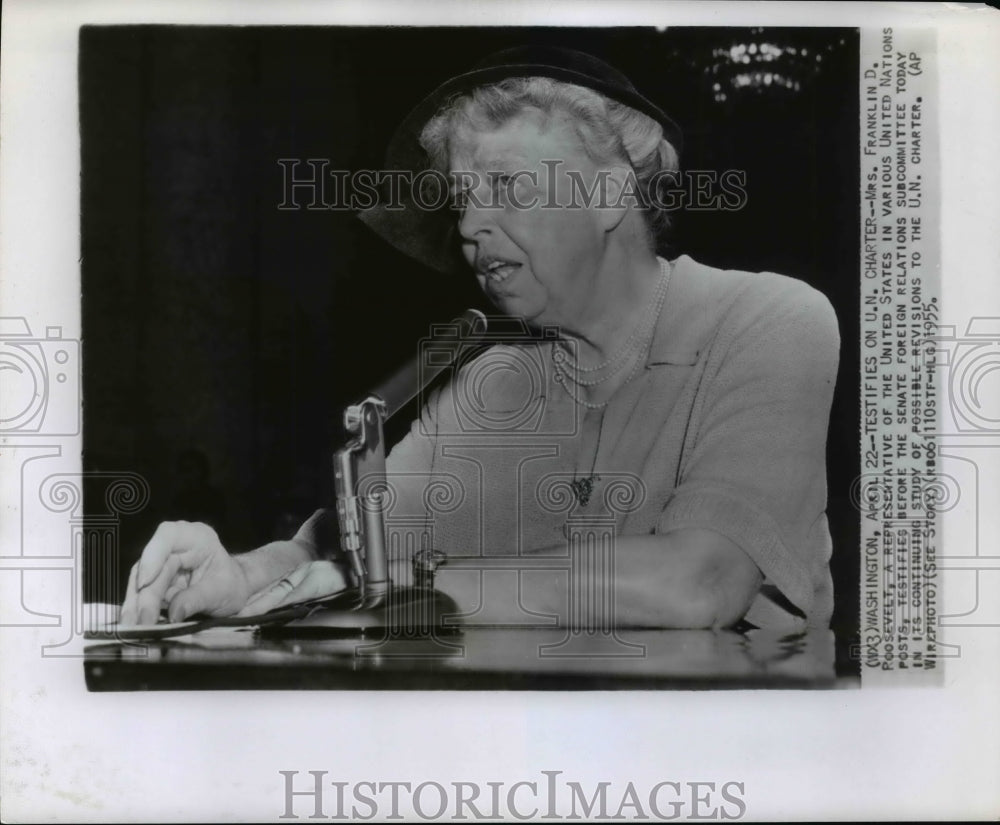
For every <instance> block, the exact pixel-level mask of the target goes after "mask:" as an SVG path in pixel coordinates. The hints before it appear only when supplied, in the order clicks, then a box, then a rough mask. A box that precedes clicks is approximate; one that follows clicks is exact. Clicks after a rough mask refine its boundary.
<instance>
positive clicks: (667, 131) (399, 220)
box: [359, 46, 681, 272]
mask: <svg viewBox="0 0 1000 825" xmlns="http://www.w3.org/2000/svg"><path fill="white" fill-rule="evenodd" d="M510 77H549V78H552V79H554V80H561V81H564V82H566V83H574V84H576V85H578V86H584V87H586V88H589V89H593V90H594V91H596V92H600V93H601V94H603V95H604V96H605V97H608V98H610V99H611V100H614V101H617V102H618V103H622V104H624V105H626V106H630V107H631V108H633V109H636V110H637V111H640V112H642V113H644V114H646V115H648V116H649V117H651V118H652V119H653V120H655V121H656V122H657V123H659V124H660V125H661V126H662V127H663V136H664V138H665V139H666V140H667V141H668V142H669V143H670V144H671V145H672V146H673V147H674V149H675V150H676V151H677V152H678V153H679V152H680V150H681V131H680V129H679V128H678V126H677V124H676V123H674V121H673V120H671V119H670V118H669V117H668V116H667V115H666V113H665V112H664V111H663V110H662V109H660V107H659V106H657V105H656V104H655V103H653V102H652V101H650V100H649V99H648V98H646V97H644V96H643V95H641V94H639V92H638V91H637V90H636V88H635V86H633V85H632V83H631V82H630V81H629V79H628V78H627V77H625V75H624V74H622V73H621V72H620V71H618V70H617V69H615V68H613V67H612V66H609V65H608V64H607V63H605V62H604V61H603V60H598V59H597V58H596V57H593V56H592V55H589V54H585V53H584V52H579V51H575V50H573V49H564V48H559V47H554V46H518V47H515V48H511V49H504V50H502V51H499V52H495V53H493V54H491V55H489V56H487V57H486V58H484V59H483V60H481V61H480V62H479V63H477V64H476V65H475V66H474V67H473V68H472V69H471V70H470V71H468V72H465V73H464V74H460V75H456V76H455V77H453V78H451V79H450V80H447V81H445V82H444V83H442V84H441V85H440V86H438V87H437V88H436V89H435V90H434V91H433V92H431V93H430V94H429V95H427V97H425V98H424V99H423V100H422V101H421V102H420V103H419V104H417V106H416V107H415V108H414V109H413V110H412V111H411V112H410V113H409V114H408V115H407V116H406V117H405V118H404V119H403V122H402V123H401V124H400V125H399V127H398V128H397V129H396V131H395V133H394V134H393V137H392V139H391V140H390V141H389V147H388V150H387V151H386V160H385V169H386V170H393V172H394V173H397V172H400V171H402V172H407V173H409V174H408V175H406V176H402V175H395V180H394V182H393V186H394V188H395V190H396V192H395V193H394V194H395V197H394V199H393V200H394V201H396V202H394V203H390V202H388V199H387V198H386V197H385V195H386V192H384V191H383V192H381V193H380V200H379V202H378V203H377V204H376V205H375V206H372V207H371V208H368V209H364V210H362V211H361V212H360V213H359V217H360V218H361V220H362V221H363V222H364V223H365V224H366V225H367V226H368V227H369V228H371V229H372V230H373V231H374V232H376V233H377V234H378V235H380V236H381V237H382V238H383V239H384V240H386V241H388V242H389V243H390V244H392V246H394V247H395V248H396V249H398V250H400V251H401V252H403V253H405V254H406V255H409V256H410V257H411V258H414V259H415V260H417V261H420V262H421V263H423V264H425V265H426V266H429V267H431V268H432V269H437V270H439V271H441V272H456V271H461V270H462V269H463V268H464V267H465V263H464V261H463V259H462V257H461V250H460V246H459V243H458V238H457V231H458V229H457V225H456V220H455V218H456V215H455V212H454V211H453V210H452V209H451V208H450V207H449V206H448V205H445V206H442V207H441V208H439V209H429V208H428V207H427V202H426V199H424V198H419V197H418V198H414V195H413V192H412V191H411V188H410V187H409V186H408V185H406V181H407V180H410V181H412V180H413V176H415V175H416V174H417V173H419V172H421V171H423V170H426V169H429V168H430V158H429V157H428V156H427V153H426V151H424V149H423V147H422V146H421V145H420V139H419V138H420V133H421V132H422V131H423V128H424V126H425V125H426V123H427V121H428V120H430V118H431V117H433V116H434V115H435V114H436V113H437V112H438V111H439V110H440V109H441V108H442V107H443V106H444V105H446V104H447V103H448V102H449V101H450V100H451V99H453V98H454V97H455V96H457V95H460V94H462V93H464V92H468V91H469V90H471V89H474V88H477V87H479V86H486V85H489V84H492V83H497V82H499V81H501V80H504V79H506V78H510ZM400 181H402V182H403V185H402V186H400V185H399V182H400Z"/></svg>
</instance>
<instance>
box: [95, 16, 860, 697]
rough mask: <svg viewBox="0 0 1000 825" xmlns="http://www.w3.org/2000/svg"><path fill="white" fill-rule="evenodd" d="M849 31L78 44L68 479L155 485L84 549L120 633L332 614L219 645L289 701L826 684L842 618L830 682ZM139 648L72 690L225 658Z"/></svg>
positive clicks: (298, 31)
mask: <svg viewBox="0 0 1000 825" xmlns="http://www.w3.org/2000/svg"><path fill="white" fill-rule="evenodd" d="M857 50H858V32H857V30H856V29H855V30H846V29H823V30H810V29H771V28H762V27H751V28H746V29H728V28H723V29H704V28H694V29H689V28H682V29H668V30H665V31H658V30H657V29H655V28H610V29H605V30H593V29H577V28H565V29H558V30H556V29H551V28H534V29H520V28H513V29H506V28H505V29H504V30H502V31H490V30H485V29H475V28H473V29H468V28H463V29H454V28H452V29H449V28H430V29H424V28H422V29H402V30H401V29H392V28H368V29H364V30H357V29H353V28H349V27H347V28H344V27H335V28H318V29H317V28H309V29H302V28H294V27H292V28H284V27H283V28H256V27H250V28H243V27H240V28H236V27H210V28H203V27H199V28H190V27H165V28H158V27H148V28H144V27H143V28H133V27H128V26H125V27H109V28H85V29H83V30H82V31H81V40H80V72H81V141H82V152H83V154H82V176H83V177H82V221H83V223H82V236H81V240H82V244H83V262H82V280H81V289H82V300H83V336H84V338H85V339H86V341H87V346H86V347H85V349H84V355H83V395H84V398H85V399H86V404H87V410H88V413H89V416H88V417H87V418H85V422H84V431H83V441H84V474H85V476H86V475H87V474H88V473H91V472H94V471H107V472H108V474H107V475H106V476H98V477H97V478H96V483H95V486H97V485H100V484H102V483H116V482H115V481H114V478H115V477H114V470H115V469H116V468H128V469H129V470H131V471H134V472H137V473H138V474H139V475H141V476H142V477H143V479H144V480H145V482H146V486H145V487H144V488H143V493H145V492H146V489H147V488H148V499H149V500H148V503H147V504H146V505H145V507H144V508H143V509H142V510H141V511H139V512H137V513H135V514H134V515H130V516H128V517H125V518H123V519H122V522H121V534H120V538H119V546H118V558H117V559H108V558H106V557H98V556H94V557H93V558H87V559H85V564H88V565H90V566H91V567H94V568H97V567H98V566H99V565H101V564H102V563H103V564H107V563H108V562H111V563H112V564H113V563H114V562H115V561H117V570H118V572H119V574H120V576H119V577H120V578H122V579H124V578H125V576H126V574H128V575H127V579H126V580H124V581H114V582H112V581H109V580H107V584H109V585H111V584H115V585H118V589H117V590H115V591H110V588H109V591H110V592H109V595H111V594H112V593H113V594H116V595H117V598H114V597H112V598H109V599H107V601H116V602H121V603H122V609H121V617H120V621H119V623H118V625H117V626H116V627H117V628H120V629H121V632H122V633H123V634H125V635H128V636H130V637H138V635H141V633H142V631H138V632H134V631H133V632H130V628H132V627H140V628H145V627H148V626H150V625H154V624H156V622H157V621H158V620H159V619H160V618H161V617H162V618H164V619H165V620H166V621H169V622H170V623H171V624H176V623H182V627H180V628H178V629H177V630H176V631H174V632H178V633H179V632H182V631H183V632H184V634H185V636H188V635H190V633H189V631H190V629H191V626H190V625H188V624H186V623H187V622H188V621H189V620H192V619H195V620H196V619H198V618H200V617H218V618H224V617H229V616H234V615H235V616H244V617H252V618H256V617H259V616H269V611H271V610H275V609H283V608H287V607H288V606H289V605H295V604H301V603H303V602H309V603H315V604H314V605H313V606H311V607H310V608H309V611H308V613H304V614H303V615H298V614H299V612H301V611H295V612H294V615H295V618H293V619H292V620H290V621H285V620H284V618H283V617H285V616H286V611H284V610H282V612H281V613H280V614H277V618H275V619H271V618H270V617H269V618H266V619H264V620H263V621H265V622H266V623H267V624H268V625H270V624H271V623H272V622H277V623H278V624H277V627H276V628H274V629H273V631H274V635H276V636H278V637H279V638H278V639H277V640H275V641H271V640H270V639H269V638H268V637H269V636H270V635H272V628H270V627H265V628H263V632H262V634H261V638H260V640H259V641H257V642H255V643H254V644H253V645H251V646H250V647H247V646H246V643H245V640H244V638H243V635H242V634H236V641H235V644H236V645H238V646H239V647H240V649H241V650H242V651H244V653H243V656H244V657H245V660H244V661H245V663H246V664H247V666H249V667H251V668H252V669H253V670H254V671H257V670H261V671H274V672H265V673H262V674H261V675H260V676H259V677H257V676H255V677H254V678H255V679H257V678H259V679H260V684H261V686H280V687H287V688H295V687H312V686H330V687H354V686H364V687H367V686H378V685H383V686H386V687H393V688H397V689H398V688H400V687H405V686H408V685H409V684H412V685H413V686H419V687H443V688H449V687H451V688H455V687H465V686H469V687H477V688H485V689H499V688H505V687H529V688H531V687H548V686H558V687H562V688H570V689H572V688H585V687H599V688H603V689H607V688H614V687H655V686H671V685H681V686H687V685H688V683H692V684H696V685H699V686H708V687H711V686H712V685H713V683H714V682H715V681H716V680H719V682H720V684H721V685H724V686H727V687H728V686H733V685H735V686H740V685H741V684H742V685H743V686H751V685H752V686H767V685H768V684H771V685H773V686H778V685H781V686H788V685H789V684H797V683H801V684H802V685H804V686H814V685H818V684H831V683H833V682H834V681H835V679H836V677H837V671H836V667H835V664H836V663H835V661H834V651H835V647H834V644H833V642H832V639H831V638H830V636H831V635H834V636H836V635H838V634H839V637H840V640H841V646H842V650H843V654H842V662H841V666H840V675H841V676H842V677H843V678H849V677H850V676H851V675H852V670H856V668H853V669H852V666H851V662H850V655H849V646H850V644H851V643H854V644H856V642H857V639H856V635H857V626H856V624H857V622H856V614H857V604H856V593H857V584H856V571H857V556H856V554H857V547H858V538H857V524H856V521H857V519H856V514H857V510H856V509H855V508H854V507H852V506H851V503H850V501H849V500H848V498H847V496H846V493H847V492H848V491H849V489H850V482H851V480H852V479H853V478H855V477H856V476H857V475H858V448H857V445H858V438H857V433H856V426H857V424H856V421H855V420H854V417H853V416H852V415H851V414H850V411H851V410H852V409H853V408H854V407H856V405H857V395H856V392H857V388H856V385H855V383H854V381H853V380H852V379H851V377H852V376H853V375H855V374H856V373H857V361H858V353H857V335H856V334H855V332H854V328H855V324H856V316H857V311H856V307H857V303H858V295H857V290H858V272H857V270H858V261H857V260H856V257H857V256H856V254H855V253H856V248H857V237H858V232H859V227H858V207H857V198H858V194H857V191H856V186H855V185H854V181H855V178H856V177H857V175H856V172H855V171H854V168H855V167H856V164H857V158H856V157H855V155H856V146H857V142H858V116H857V101H856V94H855V74H856V71H855V67H856V64H857ZM373 53H378V54H384V55H388V56H390V57H389V59H388V60H387V62H386V65H384V66H382V67H381V69H380V70H375V71H373V70H372V68H371V64H370V59H369V56H370V55H371V54H373ZM432 55H433V56H434V57H433V58H431V56H432ZM484 55H485V56H484ZM417 67H419V68H417ZM640 89H642V90H643V91H642V92H640V91H639V90H640ZM643 92H645V93H643ZM654 98H655V99H656V100H657V101H658V102H654V100H653V99H654ZM821 101H822V102H823V103H824V104H825V105H821V103H820V102H821ZM668 111H669V112H670V113H671V114H667V112H668ZM681 124H683V125H681ZM682 158H683V159H684V161H683V163H682V160H681V159H682ZM821 159H822V160H821ZM838 306H839V312H838V311H837V308H838ZM463 312H466V313H467V315H465V316H464V317H463V315H462V313H463ZM453 317H454V318H456V319H459V320H458V321H457V322H456V323H455V324H454V325H451V328H449V326H450V325H449V322H450V321H451V320H452V318H453ZM841 319H843V320H841ZM842 326H844V328H845V329H844V331H843V332H842V330H841V327H842ZM435 333H436V334H435ZM842 342H843V343H842ZM841 365H842V369H843V370H844V375H846V376H847V377H846V378H845V379H844V380H842V381H840V382H839V385H840V388H839V392H838V390H837V385H838V367H841ZM394 368H398V371H397V372H396V373H395V374H394V373H393V370H394ZM432 373H439V375H432ZM435 379H437V380H435ZM411 398H412V399H413V400H412V402H410V399H411ZM834 408H835V411H834V413H833V415H831V409H834ZM345 416H346V417H345ZM831 420H832V422H833V426H832V427H831ZM828 456H829V460H828ZM831 478H832V483H831V480H830V479H831ZM842 494H843V495H842ZM383 498H384V499H385V500H382V499H383ZM103 500H104V497H103V496H100V495H99V493H96V492H95V495H94V497H93V499H92V501H93V503H95V504H96V505H98V506H102V505H103ZM85 506H86V504H85ZM88 515H91V514H89V513H88ZM93 515H96V513H94V514H93ZM834 537H836V540H834ZM102 549H103V548H102ZM247 551H248V552H247ZM425 567H426V568H428V569H426V570H424V568H425ZM111 569H114V568H111ZM101 572H102V571H100V570H97V569H94V570H93V571H90V570H88V571H87V572H86V573H85V575H86V581H88V582H89V583H103V582H104V581H106V580H103V579H102V576H101ZM103 572H106V571H103ZM418 578H419V579H420V581H418V580H417V579H418ZM835 581H836V584H835ZM95 597H96V594H95ZM327 597H332V599H327ZM84 598H85V600H87V601H94V600H95V598H94V597H91V596H90V594H87V593H85V594H84ZM317 599H327V600H326V601H320V602H316V600H317ZM835 616H836V618H834V617H835ZM407 624H412V625H413V627H410V628H408V627H406V625H407ZM296 628H301V630H302V633H301V634H300V633H298V632H296ZM499 628H503V629H499ZM325 629H329V633H324V632H323V631H324V630H325ZM421 629H423V631H424V632H423V633H421V632H418V631H420V630H421ZM352 630H357V631H361V632H363V638H364V643H363V648H364V653H362V654H360V655H364V656H365V657H366V658H367V657H368V656H370V655H371V654H372V653H374V652H377V653H379V654H383V653H384V655H385V658H380V659H379V660H378V663H377V664H376V663H375V660H373V659H370V658H368V659H367V661H368V662H369V663H370V664H369V665H367V666H366V665H365V664H364V660H362V663H361V664H360V665H359V664H358V663H356V662H354V661H351V659H350V657H348V658H347V659H346V662H345V657H344V650H345V644H344V642H343V641H341V638H342V637H345V636H348V635H351V634H350V631H352ZM683 631H687V632H683ZM228 635H230V636H233V635H234V634H233V633H232V632H230V633H229V634H228ZM421 635H423V636H425V637H426V639H427V642H428V643H427V644H423V643H422V642H421V641H420V639H419V637H420V636H421ZM215 636H216V637H218V636H219V633H216V634H215ZM327 636H329V637H331V638H333V639H336V640H337V641H335V642H333V643H331V644H330V645H329V647H326V648H324V645H323V644H321V643H320V642H319V640H320V639H322V638H323V637H327ZM380 636H381V637H384V639H385V645H376V642H377V641H378V640H379V637H380ZM410 637H413V638H412V640H411V638H410ZM191 638H192V639H193V640H197V639H198V638H199V637H198V636H197V635H193V636H191ZM303 638H307V639H309V640H310V641H311V643H313V644H314V646H313V648H312V650H313V654H314V655H313V656H311V657H310V658H309V660H308V662H307V663H303V662H301V661H300V660H301V658H302V657H300V656H298V655H297V654H294V653H288V655H287V659H286V657H285V656H284V654H285V653H287V652H288V651H290V650H292V649H293V648H294V646H295V645H297V644H300V643H301V641H302V639H303ZM480 639H483V642H484V644H483V648H482V649H481V650H477V647H478V646H479V640H480ZM411 641H412V645H411ZM123 643H124V642H123ZM163 644H164V645H166V647H164V648H163V652H164V654H166V652H167V651H169V655H163V654H160V655H157V654H156V653H155V651H154V654H153V656H152V657H150V658H146V659H144V660H143V661H142V662H141V663H137V662H130V663H128V664H127V665H126V667H125V669H127V670H128V675H126V673H125V672H124V669H123V672H122V673H121V674H120V675H119V674H118V670H119V665H117V664H115V663H107V662H102V663H101V664H99V665H97V667H98V668H99V669H100V674H101V675H100V676H97V675H96V674H94V672H93V669H91V671H90V674H91V676H90V678H91V685H92V686H93V687H94V688H95V689H101V688H104V687H105V686H110V687H117V688H118V689H128V688H130V687H131V688H133V689H139V688H142V687H147V686H149V687H172V686H176V687H188V688H190V687H195V688H197V687H207V686H215V685H217V684H218V677H212V680H211V681H209V682H207V683H199V681H198V678H199V677H198V675H197V672H196V667H197V666H196V664H195V662H196V661H197V662H204V663H205V665H206V666H207V667H208V668H210V669H211V670H213V671H214V670H215V669H216V665H217V664H218V662H219V661H221V659H220V658H219V657H221V656H230V655H232V654H230V653H229V652H228V651H224V652H221V653H212V654H208V655H206V654H205V653H204V651H203V650H202V649H201V648H200V647H198V646H197V644H196V645H195V650H194V652H191V653H188V652H185V651H186V648H185V647H184V645H185V643H184V642H164V643H163ZM218 644H220V645H222V644H223V643H222V642H221V641H219V642H218ZM188 647H190V645H188ZM223 647H224V645H223ZM411 647H413V648H414V650H413V651H412V652H411V651H410V648H411ZM424 648H426V650H425V649H424ZM324 649H326V650H327V651H328V655H327V656H324V655H323V654H324ZM435 650H439V653H440V656H435V655H433V654H434V651H435ZM259 651H260V652H262V653H263V654H265V655H266V656H267V657H268V658H267V659H265V658H264V656H258V652H259ZM417 651H420V652H419V653H418V652H417ZM96 652H97V653H98V654H106V653H107V652H109V651H107V650H106V649H104V648H101V649H98V651H96ZM275 654H278V655H280V656H281V662H282V663H281V664H276V665H267V666H265V665H263V664H262V663H263V662H264V661H276V660H274V659H273V658H272V657H274V656H275ZM177 656H179V657H181V658H180V660H179V661H178V663H177V665H178V666H174V659H175V657H177ZM194 657H197V658H194ZM258 663H260V664H258ZM189 674H190V675H189ZM855 675H856V674H855ZM236 678H238V680H239V682H233V683H231V684H228V685H227V684H226V683H224V682H223V683H222V684H221V685H219V686H224V687H225V686H228V687H234V686H236V685H237V684H240V685H241V686H249V685H251V684H253V682H252V681H251V682H247V681H246V676H245V674H243V673H242V669H241V671H240V675H239V676H238V677H236ZM125 679H131V680H133V681H132V682H131V683H127V682H125V681H123V680H125ZM176 679H184V680H185V681H184V682H177V683H176V684H172V682H173V680H176Z"/></svg>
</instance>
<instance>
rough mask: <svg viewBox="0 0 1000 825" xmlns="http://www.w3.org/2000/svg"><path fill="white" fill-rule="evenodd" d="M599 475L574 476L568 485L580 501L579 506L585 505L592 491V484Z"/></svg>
mask: <svg viewBox="0 0 1000 825" xmlns="http://www.w3.org/2000/svg"><path fill="white" fill-rule="evenodd" d="M599 478H600V476H587V478H575V479H573V480H572V481H571V482H570V484H569V486H570V487H572V488H573V495H575V496H576V500H577V501H578V502H580V506H581V507H586V506H587V504H588V503H589V502H590V497H591V495H593V493H594V484H595V482H596V481H597V480H598V479H599Z"/></svg>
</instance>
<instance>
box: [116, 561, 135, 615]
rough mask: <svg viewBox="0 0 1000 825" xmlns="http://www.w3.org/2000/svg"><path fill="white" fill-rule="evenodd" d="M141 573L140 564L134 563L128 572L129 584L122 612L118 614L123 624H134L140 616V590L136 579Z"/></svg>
mask: <svg viewBox="0 0 1000 825" xmlns="http://www.w3.org/2000/svg"><path fill="white" fill-rule="evenodd" d="M138 573H139V565H138V564H133V565H132V569H131V570H130V571H129V574H128V584H127V585H126V586H125V601H124V602H122V609H121V612H119V614H118V623H119V624H122V625H134V624H136V623H137V619H138V618H139V607H138V599H139V591H138V589H137V588H136V585H135V580H136V576H137V575H138Z"/></svg>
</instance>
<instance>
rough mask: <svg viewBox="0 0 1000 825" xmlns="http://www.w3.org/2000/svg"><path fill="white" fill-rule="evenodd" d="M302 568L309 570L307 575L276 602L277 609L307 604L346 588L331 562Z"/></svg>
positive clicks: (338, 571) (340, 574)
mask: <svg viewBox="0 0 1000 825" xmlns="http://www.w3.org/2000/svg"><path fill="white" fill-rule="evenodd" d="M303 566H305V567H309V568H310V570H309V572H308V574H307V575H306V577H305V578H304V579H303V580H302V582H301V583H299V584H298V585H297V586H296V587H295V588H294V589H293V590H292V592H291V593H288V594H287V595H286V596H285V597H284V598H283V599H282V600H281V601H280V602H278V607H282V606H283V605H286V604H295V603H297V602H307V601H309V600H310V599H319V598H321V597H323V596H332V595H333V594H334V593H339V592H340V591H341V590H343V589H344V588H346V587H347V582H346V581H345V579H344V576H343V574H342V573H341V572H340V568H338V567H337V566H336V565H335V564H334V563H333V562H330V561H314V562H310V563H309V564H308V565H303Z"/></svg>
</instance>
